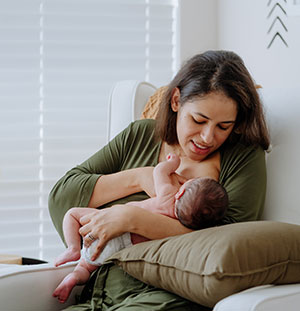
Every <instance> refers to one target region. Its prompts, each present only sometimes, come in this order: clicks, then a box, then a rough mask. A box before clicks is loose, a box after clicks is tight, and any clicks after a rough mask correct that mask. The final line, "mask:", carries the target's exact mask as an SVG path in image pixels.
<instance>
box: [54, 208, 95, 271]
mask: <svg viewBox="0 0 300 311" xmlns="http://www.w3.org/2000/svg"><path fill="white" fill-rule="evenodd" d="M93 211H94V209H91V208H86V207H85V208H80V207H73V208H71V209H70V210H69V211H68V212H67V213H66V215H65V217H64V221H63V231H64V236H65V240H66V244H67V246H68V248H67V249H66V250H65V251H64V252H63V253H62V254H61V255H59V256H58V257H57V258H56V259H55V261H54V265H55V266H56V267H57V266H60V265H62V264H64V263H66V262H70V261H76V260H78V259H79V258H80V251H81V236H80V234H79V228H80V227H81V224H80V222H79V220H80V218H81V217H82V216H84V215H86V214H88V213H91V212H93Z"/></svg>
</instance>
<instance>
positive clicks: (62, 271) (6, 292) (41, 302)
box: [0, 263, 82, 311]
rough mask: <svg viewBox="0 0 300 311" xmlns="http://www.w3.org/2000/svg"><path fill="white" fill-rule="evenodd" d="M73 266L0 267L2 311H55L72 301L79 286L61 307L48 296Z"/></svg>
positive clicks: (78, 291)
mask: <svg viewBox="0 0 300 311" xmlns="http://www.w3.org/2000/svg"><path fill="white" fill-rule="evenodd" d="M75 265H76V263H69V264H66V265H63V266H60V267H54V266H53V264H51V263H47V264H40V265H24V266H22V265H0V302H1V307H0V309H1V310H5V311H35V310H43V311H56V310H62V309H64V308H66V307H67V306H68V305H70V304H74V302H75V294H78V293H80V291H81V290H82V286H77V287H75V288H74V290H73V291H72V293H71V295H70V297H69V299H68V301H67V302H66V303H65V304H61V303H59V302H58V300H57V299H56V298H53V297H52V293H53V291H54V289H55V288H56V287H57V285H58V284H59V283H60V281H61V280H62V279H63V278H64V277H65V276H66V275H67V274H68V273H70V272H71V271H73V269H74V267H75Z"/></svg>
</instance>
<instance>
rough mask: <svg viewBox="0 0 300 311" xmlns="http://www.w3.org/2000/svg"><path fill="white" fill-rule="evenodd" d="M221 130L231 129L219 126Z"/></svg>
mask: <svg viewBox="0 0 300 311" xmlns="http://www.w3.org/2000/svg"><path fill="white" fill-rule="evenodd" d="M218 127H219V129H220V130H222V131H226V130H228V129H229V127H224V126H222V125H218Z"/></svg>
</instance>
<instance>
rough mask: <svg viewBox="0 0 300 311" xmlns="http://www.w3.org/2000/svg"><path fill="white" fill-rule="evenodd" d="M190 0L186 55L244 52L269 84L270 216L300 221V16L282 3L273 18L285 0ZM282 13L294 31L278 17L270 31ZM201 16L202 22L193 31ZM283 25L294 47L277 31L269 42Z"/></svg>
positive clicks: (184, 28) (266, 97) (253, 71)
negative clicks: (270, 138)
mask: <svg viewBox="0 0 300 311" xmlns="http://www.w3.org/2000/svg"><path fill="white" fill-rule="evenodd" d="M183 2H185V0H183ZM269 2H270V6H267V4H268V3H269ZM287 2H290V0H288V1H287ZM299 2H300V1H299ZM187 3H189V4H190V6H189V7H185V8H184V9H183V11H182V13H181V17H182V21H181V23H182V25H181V31H182V33H181V48H180V49H181V53H182V57H181V59H184V58H185V57H186V56H190V55H191V54H195V53H197V52H201V51H203V50H205V49H215V48H218V49H226V50H233V51H235V52H236V53H238V54H239V55H240V56H241V57H242V58H243V60H244V61H245V63H246V65H247V67H248V69H249V71H250V72H251V74H252V76H253V77H254V79H255V81H256V83H258V84H261V85H262V86H263V89H262V91H261V96H262V98H263V101H264V104H265V107H266V112H267V117H268V120H269V125H270V130H271V136H272V144H273V151H272V152H271V153H270V154H269V156H268V161H267V165H268V193H267V202H266V209H265V217H267V218H271V219H274V220H281V221H286V222H291V223H298V224H300V182H299V178H300V16H286V15H285V14H284V13H283V12H282V10H280V9H279V7H278V6H276V8H275V10H274V11H273V14H272V15H271V16H270V17H269V18H267V16H268V14H269V13H270V11H271V9H272V7H273V5H275V4H276V3H279V4H280V5H281V6H282V7H283V9H284V10H287V3H286V2H285V1H284V0H278V1H275V0H216V1H213V2H211V1H208V0H207V1H189V0H188V1H187ZM193 6H194V8H193ZM185 10H186V11H185ZM197 16H198V18H197ZM276 16H278V17H280V18H281V20H282V22H283V23H284V25H285V26H286V27H287V30H288V31H285V30H284V28H283V26H282V25H281V24H280V22H279V21H278V20H277V21H276V22H275V24H274V27H273V29H272V30H271V32H270V33H269V34H268V33H267V32H268V30H269V28H270V26H271V25H272V22H273V21H274V19H275V18H276ZM195 20H196V21H197V23H198V25H196V26H195V27H196V29H195V30H194V32H191V33H189V31H190V30H192V29H193V27H192V22H193V21H195ZM212 24H215V26H213V25H212ZM197 27H198V28H197ZM215 27H217V29H215ZM277 31H278V32H279V33H281V35H282V36H283V39H284V40H285V41H286V42H287V44H288V47H286V46H285V44H284V43H283V42H282V41H281V39H280V38H279V37H276V38H275V40H274V42H273V44H272V45H271V47H270V48H268V45H269V43H270V41H271V40H272V37H273V36H274V35H275V34H276V32H277ZM196 36H199V37H201V40H200V41H198V40H195V37H196ZM213 37H214V38H215V39H214V38H213Z"/></svg>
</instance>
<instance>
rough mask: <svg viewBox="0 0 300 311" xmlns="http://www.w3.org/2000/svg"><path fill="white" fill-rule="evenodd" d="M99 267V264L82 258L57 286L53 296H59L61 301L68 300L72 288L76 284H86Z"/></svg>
mask: <svg viewBox="0 0 300 311" xmlns="http://www.w3.org/2000/svg"><path fill="white" fill-rule="evenodd" d="M97 268H98V266H93V265H91V264H89V263H87V262H86V261H85V260H84V259H81V260H80V262H79V263H78V265H77V266H76V267H75V269H74V271H73V272H71V273H70V274H68V275H67V276H66V277H65V278H64V279H63V280H62V282H61V283H60V284H59V285H58V286H57V288H56V289H55V290H54V292H53V294H52V296H53V297H57V298H58V300H59V302H61V303H64V302H66V301H67V299H68V298H69V296H70V293H71V291H72V289H73V288H74V287H75V286H76V285H81V284H85V283H86V282H87V281H88V279H89V278H90V275H91V273H92V272H93V271H94V270H96V269H97Z"/></svg>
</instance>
